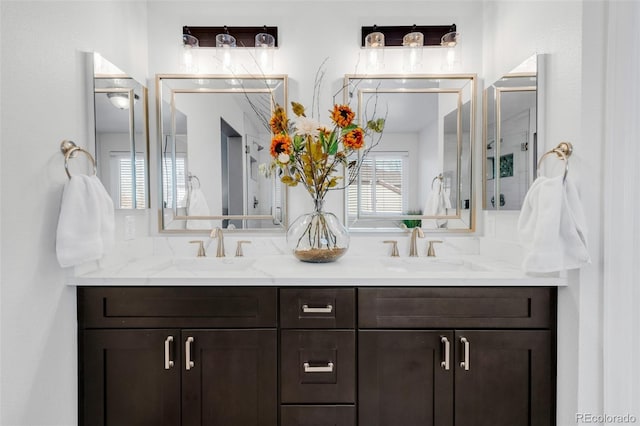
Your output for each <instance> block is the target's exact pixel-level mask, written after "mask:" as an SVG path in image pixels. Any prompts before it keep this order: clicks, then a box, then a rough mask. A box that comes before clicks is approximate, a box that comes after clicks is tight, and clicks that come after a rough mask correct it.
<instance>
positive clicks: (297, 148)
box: [269, 102, 384, 204]
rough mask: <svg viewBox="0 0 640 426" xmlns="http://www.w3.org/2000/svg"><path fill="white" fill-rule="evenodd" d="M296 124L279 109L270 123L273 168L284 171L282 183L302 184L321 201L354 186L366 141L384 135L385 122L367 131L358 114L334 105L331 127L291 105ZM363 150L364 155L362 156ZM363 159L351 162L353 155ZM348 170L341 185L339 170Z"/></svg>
mask: <svg viewBox="0 0 640 426" xmlns="http://www.w3.org/2000/svg"><path fill="white" fill-rule="evenodd" d="M291 105H292V109H293V113H294V114H295V115H296V118H295V120H294V121H293V123H292V122H290V120H289V119H288V118H287V114H286V111H285V110H284V108H283V107H281V106H279V105H277V106H276V107H275V110H274V113H273V115H272V116H271V120H270V122H269V124H270V126H271V131H272V132H273V138H272V140H271V156H272V157H273V161H272V163H271V168H272V169H275V168H279V169H280V170H282V171H283V173H282V176H281V178H280V180H281V181H282V183H284V184H286V185H288V186H296V185H298V184H302V185H303V186H304V187H305V188H306V190H307V191H308V192H309V194H310V195H311V196H312V198H313V199H314V201H315V203H316V204H317V203H318V202H320V201H322V200H323V199H324V197H325V195H326V194H327V192H328V191H329V190H332V189H344V188H345V187H346V186H348V185H349V184H350V183H352V182H353V181H354V179H355V177H356V176H357V172H358V170H359V167H360V165H361V164H362V158H363V156H364V155H363V154H364V153H366V152H367V151H368V150H369V149H371V148H372V147H373V146H375V143H373V144H372V145H371V146H369V147H367V148H366V149H365V146H366V144H365V139H366V137H367V136H373V134H374V133H378V134H380V133H382V130H383V127H384V119H383V118H379V119H377V120H370V121H368V122H367V124H366V126H365V127H361V126H359V125H357V124H356V123H355V122H354V118H355V113H354V112H353V111H352V110H351V108H350V107H349V106H348V105H339V104H335V105H334V106H333V110H332V111H330V115H329V117H330V119H331V125H325V124H322V123H320V122H319V121H317V120H314V119H313V118H307V116H306V114H305V108H304V106H303V105H301V104H299V103H297V102H292V103H291ZM363 149H364V151H365V152H362V151H363ZM359 152H360V154H361V155H359V156H358V158H356V159H351V157H352V156H353V155H354V154H358V153H359ZM339 166H344V167H345V168H346V170H348V178H347V181H346V182H344V183H343V184H341V180H342V179H343V176H339V172H340V168H339Z"/></svg>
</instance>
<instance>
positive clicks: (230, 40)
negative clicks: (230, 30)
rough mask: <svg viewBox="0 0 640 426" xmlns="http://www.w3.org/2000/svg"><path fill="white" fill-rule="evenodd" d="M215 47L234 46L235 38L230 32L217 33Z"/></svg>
mask: <svg viewBox="0 0 640 426" xmlns="http://www.w3.org/2000/svg"><path fill="white" fill-rule="evenodd" d="M216 47H236V38H235V37H234V36H232V35H231V34H218V35H217V36H216Z"/></svg>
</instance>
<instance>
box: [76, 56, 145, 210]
mask: <svg viewBox="0 0 640 426" xmlns="http://www.w3.org/2000/svg"><path fill="white" fill-rule="evenodd" d="M98 56H99V57H100V59H99V60H100V61H105V62H107V63H108V64H109V67H110V68H114V72H113V73H98V72H97V70H96V64H97V62H98V59H97V57H98ZM86 65H87V81H88V82H89V84H88V86H89V90H88V92H89V93H90V96H88V98H89V100H88V103H89V110H90V111H93V114H92V115H91V119H90V120H88V122H89V125H90V131H89V134H90V138H92V139H93V140H92V146H93V155H94V157H95V160H96V163H97V164H98V172H100V167H99V165H100V162H101V158H100V149H99V147H98V134H97V128H96V125H97V116H96V114H97V108H96V98H95V96H96V95H97V94H105V95H107V94H109V93H126V94H127V95H128V97H129V108H128V111H129V126H128V132H129V147H130V152H131V149H134V150H135V151H136V152H134V153H133V156H132V157H133V158H132V164H135V156H136V154H137V149H135V147H136V133H135V132H136V130H138V129H137V128H136V126H135V121H136V118H135V112H136V111H135V107H134V104H135V101H134V96H135V95H136V93H135V92H136V90H137V88H135V87H123V86H122V85H119V86H118V85H115V84H114V85H113V87H97V85H96V80H105V81H106V80H109V79H113V80H130V81H132V82H134V83H135V84H136V85H137V86H139V88H140V95H139V96H140V102H141V103H142V105H141V107H142V118H141V119H140V120H139V121H140V123H142V126H141V127H142V128H141V131H142V134H143V136H142V138H143V146H144V150H143V151H144V157H143V158H144V169H145V173H144V188H145V206H144V207H138V206H137V202H138V200H137V196H136V185H133V187H132V203H133V207H118V208H117V209H116V210H126V211H131V212H133V211H137V210H140V211H144V210H148V209H150V208H151V196H150V189H151V185H150V178H149V176H150V174H149V160H150V154H149V148H150V145H149V90H148V88H147V86H145V84H143V83H141V82H139V81H137V80H136V79H135V78H134V77H132V76H131V75H129V74H127V73H126V72H124V71H122V70H120V69H119V68H117V66H116V65H113V64H112V63H111V61H109V60H108V59H106V58H105V57H104V56H102V55H101V54H100V53H98V52H87V53H86ZM116 70H117V71H120V72H116ZM101 86H102V85H101ZM98 175H99V177H100V173H98ZM100 179H101V181H102V177H100ZM131 179H132V182H136V181H137V176H136V167H132V169H131ZM102 183H103V185H104V186H105V188H107V191H108V192H109V193H110V195H112V194H111V182H102Z"/></svg>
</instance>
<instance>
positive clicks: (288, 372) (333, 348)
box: [280, 330, 356, 404]
mask: <svg viewBox="0 0 640 426" xmlns="http://www.w3.org/2000/svg"><path fill="white" fill-rule="evenodd" d="M281 333H282V334H281V352H280V374H281V377H280V382H281V386H282V388H281V398H282V403H284V404H286V403H354V402H355V382H356V380H355V379H356V369H355V331H353V330H329V331H316V330H305V331H294V330H284V331H282V332H281Z"/></svg>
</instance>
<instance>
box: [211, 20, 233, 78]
mask: <svg viewBox="0 0 640 426" xmlns="http://www.w3.org/2000/svg"><path fill="white" fill-rule="evenodd" d="M235 47H236V38H235V37H234V36H232V35H231V34H229V29H228V28H227V27H226V25H225V27H224V33H220V34H218V35H216V51H217V53H216V56H218V58H219V59H220V62H221V63H222V67H223V68H224V69H225V70H231V71H233V60H232V59H231V49H234V48H235Z"/></svg>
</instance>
